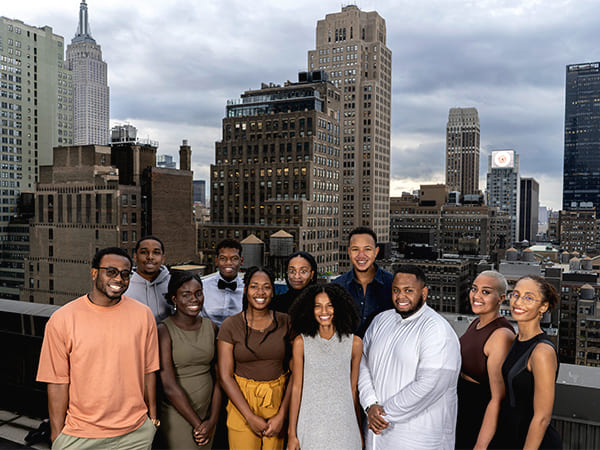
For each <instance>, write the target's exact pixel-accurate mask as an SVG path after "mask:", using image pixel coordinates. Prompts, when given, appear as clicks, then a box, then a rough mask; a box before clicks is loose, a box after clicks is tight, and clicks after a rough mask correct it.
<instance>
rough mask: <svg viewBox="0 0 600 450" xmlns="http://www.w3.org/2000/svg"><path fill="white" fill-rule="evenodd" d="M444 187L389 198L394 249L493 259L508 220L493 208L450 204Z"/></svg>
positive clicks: (507, 231)
mask: <svg viewBox="0 0 600 450" xmlns="http://www.w3.org/2000/svg"><path fill="white" fill-rule="evenodd" d="M447 201H448V189H447V187H446V186H445V185H443V184H442V185H421V187H420V189H419V195H418V196H416V195H411V194H404V195H403V196H402V197H392V199H390V205H391V208H390V234H391V236H392V237H393V239H394V243H395V244H396V246H397V248H398V250H399V251H400V252H403V251H404V249H405V247H406V246H407V245H412V244H418V245H426V246H430V247H433V248H434V249H435V250H439V251H440V252H441V253H446V254H457V255H465V256H467V255H473V256H475V255H479V256H495V255H497V254H498V252H499V251H501V250H504V249H506V248H507V241H508V240H509V237H510V218H509V216H508V215H507V214H505V213H503V212H501V211H499V210H498V208H497V207H490V206H487V205H482V204H480V203H478V204H467V205H461V204H451V203H447Z"/></svg>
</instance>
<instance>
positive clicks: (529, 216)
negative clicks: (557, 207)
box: [519, 178, 540, 243]
mask: <svg viewBox="0 0 600 450" xmlns="http://www.w3.org/2000/svg"><path fill="white" fill-rule="evenodd" d="M520 190H521V192H520V197H521V199H520V202H519V241H523V240H527V241H529V242H530V243H533V242H535V241H536V236H537V233H538V213H539V208H540V185H539V183H538V182H537V181H536V180H534V179H533V178H521V188H520Z"/></svg>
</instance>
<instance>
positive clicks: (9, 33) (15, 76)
mask: <svg viewBox="0 0 600 450" xmlns="http://www.w3.org/2000/svg"><path fill="white" fill-rule="evenodd" d="M71 83H72V79H71V73H70V72H69V71H68V70H66V69H65V61H64V39H63V37H62V36H59V35H56V34H54V33H53V32H52V28H51V27H48V26H45V27H42V28H38V27H34V26H31V25H27V24H25V23H23V22H22V21H20V20H12V19H8V18H6V17H0V160H1V161H2V165H1V167H0V179H1V180H2V181H0V297H1V298H7V299H18V297H19V286H21V285H23V277H24V275H23V274H24V266H23V258H24V256H25V255H26V254H27V252H28V251H29V235H28V227H27V224H26V222H23V220H22V217H17V216H18V215H19V208H18V203H19V201H20V199H21V196H22V195H24V194H25V193H31V192H33V190H34V188H35V183H36V182H37V181H38V166H39V165H42V164H51V163H52V147H54V146H57V145H69V144H70V143H71V142H72V136H71V133H72V131H73V130H72V127H73V102H72V101H73V98H72V85H71Z"/></svg>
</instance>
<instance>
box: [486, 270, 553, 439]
mask: <svg viewBox="0 0 600 450" xmlns="http://www.w3.org/2000/svg"><path fill="white" fill-rule="evenodd" d="M557 303H558V294H557V293H556V290H555V289H554V287H553V286H552V285H551V284H550V283H548V282H547V281H546V280H545V279H544V278H542V277H540V276H537V275H527V276H524V277H522V278H520V279H519V280H518V281H517V283H516V284H515V288H514V290H513V291H512V292H511V294H510V313H511V315H512V317H513V319H515V320H516V321H517V325H518V327H519V334H518V335H517V338H516V339H515V340H514V341H513V344H512V346H511V348H510V350H509V352H508V355H507V356H506V359H505V360H504V364H503V365H502V376H503V378H504V385H505V387H506V396H505V397H504V400H503V401H502V406H501V408H500V418H499V420H498V430H497V432H496V436H495V437H494V440H493V441H492V447H493V448H503V449H517V448H518V449H521V448H526V449H529V448H543V449H559V448H561V442H560V436H559V434H558V432H557V431H556V430H555V429H554V428H553V427H552V425H550V419H551V418H552V408H553V406H554V385H555V383H556V375H557V374H558V356H557V352H556V347H555V346H554V344H553V343H552V342H551V341H550V339H549V338H548V335H546V333H544V332H543V331H542V327H541V326H540V320H541V318H542V316H543V315H544V313H545V312H546V311H549V310H552V308H554V306H555V305H556V304H557Z"/></svg>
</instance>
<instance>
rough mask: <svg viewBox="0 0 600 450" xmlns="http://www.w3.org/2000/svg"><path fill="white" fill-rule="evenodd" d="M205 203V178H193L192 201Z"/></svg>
mask: <svg viewBox="0 0 600 450" xmlns="http://www.w3.org/2000/svg"><path fill="white" fill-rule="evenodd" d="M195 202H199V203H202V204H203V205H206V180H194V203H195Z"/></svg>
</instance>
